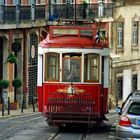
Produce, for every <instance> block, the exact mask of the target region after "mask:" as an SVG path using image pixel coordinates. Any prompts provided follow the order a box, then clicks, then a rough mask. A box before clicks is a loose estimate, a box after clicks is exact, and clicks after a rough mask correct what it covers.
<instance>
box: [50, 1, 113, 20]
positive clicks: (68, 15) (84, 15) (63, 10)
mask: <svg viewBox="0 0 140 140" xmlns="http://www.w3.org/2000/svg"><path fill="white" fill-rule="evenodd" d="M48 6H49V8H48V9H49V11H48V12H49V16H50V20H56V19H74V18H75V16H76V18H77V19H94V18H105V17H106V18H109V17H113V9H114V3H104V4H103V5H99V3H93V4H87V5H84V4H76V6H75V5H74V4H70V3H66V4H51V5H48ZM75 13H76V14H75Z"/></svg>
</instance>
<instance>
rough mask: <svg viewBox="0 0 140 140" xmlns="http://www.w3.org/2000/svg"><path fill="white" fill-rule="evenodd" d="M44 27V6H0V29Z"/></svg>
mask: <svg viewBox="0 0 140 140" xmlns="http://www.w3.org/2000/svg"><path fill="white" fill-rule="evenodd" d="M44 25H46V10H45V5H26V6H25V5H12V6H11V5H10V6H4V5H0V27H1V29H7V28H8V29H9V28H26V27H27V28H28V27H34V26H44Z"/></svg>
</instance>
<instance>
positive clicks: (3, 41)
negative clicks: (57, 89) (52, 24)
mask: <svg viewBox="0 0 140 140" xmlns="http://www.w3.org/2000/svg"><path fill="white" fill-rule="evenodd" d="M46 19H47V17H46V2H45V1H44V0H38V1H36V2H35V1H34V0H31V1H28V0H19V1H17V0H1V1H0V80H1V79H7V80H9V83H10V86H9V88H8V96H9V97H10V100H11V102H14V96H15V95H14V88H13V86H12V81H13V80H14V79H15V78H16V77H18V78H19V79H21V81H22V87H21V88H19V89H18V91H17V97H16V98H17V101H18V102H19V103H20V104H21V103H22V98H23V95H25V99H26V102H27V104H31V103H32V100H33V99H34V97H36V95H37V94H36V92H37V91H36V85H37V82H36V81H37V53H38V48H37V47H38V43H39V41H40V37H41V31H42V29H43V28H44V27H45V26H46ZM15 42H18V43H19V44H20V47H21V49H20V50H19V51H18V52H15V51H14V50H13V49H12V44H13V43H15ZM17 47H18V46H15V48H17ZM10 52H12V53H13V54H15V55H16V56H17V59H18V61H17V64H15V63H7V62H6V61H7V57H8V55H9V53H10ZM1 90H2V89H1ZM1 92H2V91H1Z"/></svg>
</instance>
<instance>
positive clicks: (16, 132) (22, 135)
mask: <svg viewBox="0 0 140 140" xmlns="http://www.w3.org/2000/svg"><path fill="white" fill-rule="evenodd" d="M116 117H117V115H116V113H110V114H108V115H107V118H108V119H109V121H107V122H105V124H104V125H103V126H101V127H95V128H91V129H88V128H86V127H83V128H81V127H73V128H67V129H65V128H63V129H61V130H58V128H57V127H50V126H48V125H47V123H46V122H45V120H44V118H43V117H42V115H41V114H40V113H36V114H32V115H31V114H30V115H25V116H18V117H12V118H7V119H3V120H0V140H19V139H20V140H38V139H39V140H101V139H102V140H108V139H114V130H115V120H116Z"/></svg>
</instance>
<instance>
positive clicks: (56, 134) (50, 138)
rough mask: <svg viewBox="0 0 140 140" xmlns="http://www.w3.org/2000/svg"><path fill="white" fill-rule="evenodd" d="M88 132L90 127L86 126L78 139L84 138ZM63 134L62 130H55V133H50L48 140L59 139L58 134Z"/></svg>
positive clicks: (84, 139) (83, 139)
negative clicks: (85, 129)
mask: <svg viewBox="0 0 140 140" xmlns="http://www.w3.org/2000/svg"><path fill="white" fill-rule="evenodd" d="M89 132H90V129H89V128H88V129H87V131H86V132H84V133H83V134H80V135H81V136H80V137H79V139H78V140H86V137H87V135H88V133H89ZM61 134H62V135H63V132H61V131H60V130H58V131H56V133H54V134H52V135H51V136H50V137H49V139H48V140H59V139H58V136H59V135H61Z"/></svg>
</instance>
